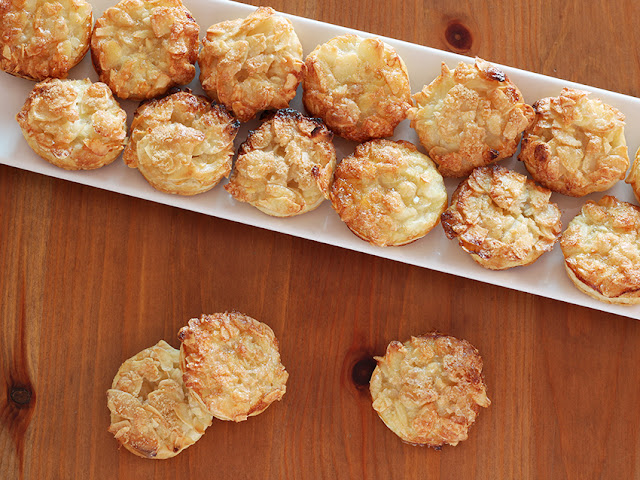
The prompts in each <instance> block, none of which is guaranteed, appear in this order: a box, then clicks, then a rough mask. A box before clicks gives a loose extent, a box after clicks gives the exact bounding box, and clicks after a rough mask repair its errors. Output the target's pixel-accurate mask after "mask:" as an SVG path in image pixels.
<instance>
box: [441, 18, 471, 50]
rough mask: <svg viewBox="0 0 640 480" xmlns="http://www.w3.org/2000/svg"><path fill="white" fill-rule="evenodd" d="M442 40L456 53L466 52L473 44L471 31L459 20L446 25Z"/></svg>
mask: <svg viewBox="0 0 640 480" xmlns="http://www.w3.org/2000/svg"><path fill="white" fill-rule="evenodd" d="M444 38H445V40H446V41H447V44H448V45H449V47H450V48H451V50H453V51H454V52H457V53H464V52H468V51H469V50H471V45H472V44H473V35H472V34H471V31H470V30H469V29H468V28H467V27H466V26H465V25H463V24H462V23H460V21H459V20H452V21H450V22H449V23H448V25H447V27H446V29H445V31H444Z"/></svg>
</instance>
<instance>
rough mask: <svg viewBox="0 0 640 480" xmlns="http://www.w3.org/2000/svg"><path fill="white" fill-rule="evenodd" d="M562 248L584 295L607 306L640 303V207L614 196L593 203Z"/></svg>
mask: <svg viewBox="0 0 640 480" xmlns="http://www.w3.org/2000/svg"><path fill="white" fill-rule="evenodd" d="M560 246H561V248H562V253H563V254H564V257H565V269H566V271H567V274H568V275H569V278H570V279H571V281H572V282H573V283H574V285H576V287H578V289H579V290H580V291H582V292H583V293H586V294H587V295H589V296H590V297H592V298H595V299H596V300H600V301H602V302H605V303H609V304H619V305H636V304H638V303H640V208H638V207H637V206H635V205H632V204H630V203H626V202H622V201H620V200H618V199H616V198H615V197H613V196H604V197H602V198H601V199H600V200H599V201H598V202H597V203H596V202H593V201H591V200H589V201H587V202H586V203H585V204H584V205H583V207H582V210H581V212H580V214H578V215H576V216H575V217H574V219H573V220H571V222H569V225H568V226H567V229H566V230H565V231H564V232H563V233H562V237H561V239H560Z"/></svg>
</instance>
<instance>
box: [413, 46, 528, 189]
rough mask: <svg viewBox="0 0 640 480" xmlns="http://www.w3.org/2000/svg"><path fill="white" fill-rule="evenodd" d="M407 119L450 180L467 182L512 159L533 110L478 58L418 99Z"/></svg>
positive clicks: (444, 70) (441, 78) (439, 80)
mask: <svg viewBox="0 0 640 480" xmlns="http://www.w3.org/2000/svg"><path fill="white" fill-rule="evenodd" d="M413 98H414V100H415V102H416V106H415V107H413V108H411V109H410V110H409V112H408V114H407V116H408V117H409V118H410V119H411V127H412V128H414V129H415V130H416V132H417V133H418V137H419V138H420V143H422V145H423V146H424V148H426V149H427V153H428V154H429V156H430V157H431V158H432V159H433V161H434V162H436V164H437V165H438V169H439V170H440V173H441V174H442V175H443V176H445V177H463V176H466V175H469V174H470V173H471V171H472V170H473V169H474V168H476V167H480V166H483V165H488V164H490V163H492V162H496V161H498V160H502V159H504V158H508V157H510V156H512V155H513V154H514V153H515V152H516V149H517V147H518V143H520V136H521V134H522V131H523V130H524V129H525V128H526V127H527V126H528V125H529V123H530V122H531V121H532V120H533V116H534V113H533V109H532V108H531V106H530V105H527V104H526V103H524V98H523V97H522V94H521V93H520V90H518V88H517V87H516V86H515V85H514V84H513V83H512V82H511V81H510V80H509V79H508V78H507V75H506V74H505V73H504V72H503V71H502V70H500V69H498V68H497V67H495V66H494V65H492V64H491V63H489V62H486V61H484V60H482V59H480V58H476V59H475V62H474V64H473V65H469V64H466V63H463V62H460V63H459V64H458V66H457V67H456V68H455V70H453V71H451V70H450V69H449V67H448V66H447V65H446V64H445V63H444V62H443V63H442V70H441V73H440V76H439V77H437V78H436V79H435V80H434V81H433V82H431V83H430V84H429V85H426V86H425V87H424V88H423V89H422V91H421V92H418V93H416V94H415V95H414V96H413Z"/></svg>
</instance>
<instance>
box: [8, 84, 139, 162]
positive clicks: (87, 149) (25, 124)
mask: <svg viewBox="0 0 640 480" xmlns="http://www.w3.org/2000/svg"><path fill="white" fill-rule="evenodd" d="M16 120H17V121H18V124H19V125H20V128H21V129H22V133H23V135H24V138H25V139H26V140H27V143H28V144H29V146H30V147H31V148H32V149H33V150H34V151H35V152H36V153H37V154H38V155H40V156H41V157H42V158H44V159H45V160H47V161H48V162H50V163H52V164H53V165H56V166H58V167H60V168H64V169H67V170H91V169H94V168H99V167H102V166H103V165H107V164H109V163H111V162H113V161H114V160H115V159H116V157H117V156H118V155H119V154H120V152H121V151H122V149H123V148H124V142H125V139H126V136H127V123H126V122H127V114H126V112H125V111H124V110H123V109H122V108H120V105H118V102H116V100H115V99H114V98H113V95H112V93H111V90H109V87H108V86H106V85H105V84H104V83H99V82H98V83H91V81H90V80H89V79H85V80H60V79H57V78H56V79H49V80H44V81H43V82H40V83H38V84H36V86H35V87H34V89H33V90H32V91H31V93H30V94H29V97H28V98H27V100H26V102H25V104H24V106H23V107H22V109H21V110H20V112H19V113H18V114H17V115H16Z"/></svg>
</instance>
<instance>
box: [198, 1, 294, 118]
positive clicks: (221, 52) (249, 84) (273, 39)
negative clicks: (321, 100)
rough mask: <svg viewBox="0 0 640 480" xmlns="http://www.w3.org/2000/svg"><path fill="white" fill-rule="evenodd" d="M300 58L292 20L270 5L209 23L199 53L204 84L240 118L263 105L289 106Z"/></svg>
mask: <svg viewBox="0 0 640 480" xmlns="http://www.w3.org/2000/svg"><path fill="white" fill-rule="evenodd" d="M302 63H303V62H302V45H301V44H300V40H299V39H298V36H297V35H296V32H295V31H294V29H293V25H292V24H291V22H290V21H289V20H288V19H286V18H284V17H282V16H280V15H276V11H275V10H273V9H272V8H271V7H261V8H258V9H257V10H256V11H255V12H253V13H252V14H251V15H249V16H248V17H247V18H239V19H237V20H228V21H225V22H221V23H217V24H215V25H212V26H211V27H209V29H208V30H207V34H206V36H205V38H203V39H202V50H201V51H200V54H199V57H198V64H199V65H200V82H201V83H202V88H203V89H204V91H205V92H207V94H208V95H209V96H210V97H211V98H214V99H215V100H216V101H218V102H221V103H222V104H224V105H225V106H226V107H227V108H229V109H230V110H231V111H232V112H233V113H234V114H235V115H236V116H237V117H238V119H239V120H240V121H241V122H247V121H249V120H251V119H252V118H253V117H254V116H255V115H256V113H258V112H260V111H262V110H269V109H277V108H286V107H288V106H289V102H290V101H291V99H292V98H293V97H294V96H295V94H296V88H298V84H299V83H300V80H301V78H302Z"/></svg>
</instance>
